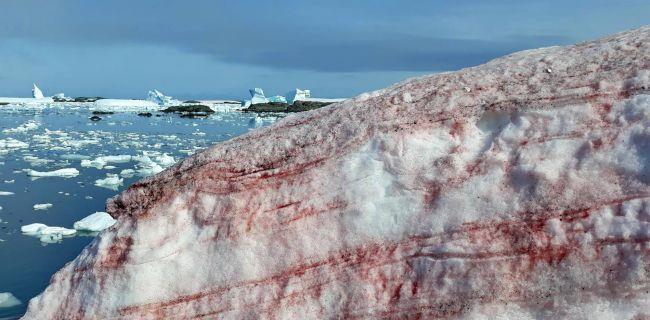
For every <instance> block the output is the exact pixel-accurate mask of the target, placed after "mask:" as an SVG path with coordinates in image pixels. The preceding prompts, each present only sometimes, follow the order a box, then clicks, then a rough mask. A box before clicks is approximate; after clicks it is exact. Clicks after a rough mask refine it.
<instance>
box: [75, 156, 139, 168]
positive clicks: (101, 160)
mask: <svg viewBox="0 0 650 320" xmlns="http://www.w3.org/2000/svg"><path fill="white" fill-rule="evenodd" d="M131 158H132V157H131V156H130V155H116V156H101V157H97V158H95V159H93V160H81V166H82V167H94V168H97V169H102V168H104V166H106V165H107V164H109V163H126V162H129V161H131Z"/></svg>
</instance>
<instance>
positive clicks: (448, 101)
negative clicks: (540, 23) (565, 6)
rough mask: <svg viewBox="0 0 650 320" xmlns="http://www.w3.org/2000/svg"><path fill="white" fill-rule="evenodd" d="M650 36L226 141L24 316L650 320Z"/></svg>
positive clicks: (401, 89)
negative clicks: (645, 74)
mask: <svg viewBox="0 0 650 320" xmlns="http://www.w3.org/2000/svg"><path fill="white" fill-rule="evenodd" d="M649 40H650V28H648V27H646V28H643V29H640V30H636V31H632V32H627V33H623V34H620V35H616V36H613V37H609V38H606V39H604V40H600V41H594V42H589V43H583V44H580V45H577V46H569V47H565V48H559V47H554V48H548V49H542V50H533V51H527V52H522V53H516V54H513V55H509V56H507V57H505V58H502V59H496V60H493V61H491V62H490V63H488V64H486V65H484V66H480V67H475V68H467V69H463V70H462V71H460V72H455V73H440V74H436V75H432V76H427V77H422V78H417V79H412V80H409V81H406V82H404V83H400V84H398V85H396V86H394V87H392V88H389V89H386V90H381V91H377V92H373V93H369V94H364V95H362V96H360V97H358V98H355V99H351V100H347V101H345V102H343V104H342V105H341V106H339V107H338V108H332V107H330V108H323V109H319V110H315V111H313V112H308V113H303V114H298V115H292V116H290V117H287V118H285V119H284V120H282V121H280V122H279V123H277V124H276V125H274V126H271V127H268V128H267V129H261V130H256V131H253V132H251V133H249V134H247V135H244V136H242V137H239V138H237V139H234V140H231V141H228V142H225V143H221V144H217V145H215V146H214V147H212V148H210V149H208V150H207V151H204V152H201V153H198V154H196V155H195V156H193V157H191V158H189V159H186V160H184V161H183V163H182V165H181V166H177V167H174V168H172V169H171V170H169V171H166V172H163V173H161V174H160V175H158V176H157V177H152V178H148V179H146V180H145V181H143V182H141V183H140V184H139V185H138V186H137V188H131V189H128V190H127V191H125V192H124V193H122V194H121V195H120V196H118V197H116V198H113V199H112V200H110V201H109V203H108V205H107V207H108V211H109V212H111V214H113V215H115V216H118V217H119V218H118V221H119V222H117V223H116V224H115V225H114V226H113V227H111V228H110V229H108V230H106V231H105V232H103V233H102V234H100V235H99V237H98V238H97V239H96V241H93V243H92V244H91V245H89V246H88V247H86V249H85V250H84V251H83V252H82V253H81V254H80V255H79V256H78V257H77V258H76V259H75V260H74V261H73V262H71V263H69V264H67V265H66V266H64V267H63V269H62V270H61V271H59V272H58V273H57V274H56V276H54V277H53V278H52V279H53V280H52V282H51V283H50V285H49V287H48V288H47V289H46V290H45V291H44V292H43V294H42V295H40V296H39V297H36V298H34V299H32V300H31V301H30V306H29V310H28V311H27V313H26V315H25V318H26V319H48V318H52V317H54V316H55V315H62V314H63V315H72V316H74V315H79V314H83V315H84V316H86V317H89V318H111V317H123V318H128V319H143V318H144V319H146V318H199V317H206V316H207V317H210V316H213V317H215V318H232V319H239V318H256V317H259V318H268V319H308V318H325V319H328V318H334V319H336V318H362V319H365V318H367V319H374V318H410V317H411V318H416V317H420V318H436V317H439V318H453V319H467V318H470V319H472V318H478V319H490V318H502V319H507V318H511V319H591V318H600V319H618V318H622V319H634V318H638V319H643V318H647V315H648V314H650V312H649V311H650V310H649V309H650V308H649V307H648V306H649V302H650V294H649V293H648V292H647V290H645V287H646V286H647V282H648V279H649V276H648V274H649V273H648V270H649V266H650V262H649V261H648V242H649V241H648V236H649V235H650V224H649V223H648V221H649V220H650V219H649V217H650V211H649V210H650V209H649V208H650V196H649V193H648V191H649V189H648V184H649V183H650V180H648V177H649V176H648V173H649V172H648V170H649V168H648V166H647V164H648V156H649V154H648V144H649V141H650V131H649V129H648V128H650V96H648V95H645V93H647V88H648V86H649V85H650V83H649V82H648V80H644V79H643V78H642V79H641V80H639V81H641V82H640V83H639V84H635V83H634V82H631V81H630V79H631V77H636V76H639V75H640V74H642V72H639V69H646V68H647V61H650V41H649ZM551 68H552V70H553V73H552V74H549V73H548V72H545V71H544V70H546V69H551ZM594 84H596V85H594ZM465 88H470V90H469V92H468V90H466V89H465ZM604 102H607V103H608V104H607V105H603V104H604ZM490 113H494V114H495V115H494V117H492V118H493V119H491V120H496V121H491V120H490V121H488V119H484V117H488V118H491V117H490ZM145 157H146V159H148V162H149V163H151V162H154V161H153V160H151V158H152V157H153V158H155V156H150V155H143V156H141V158H142V159H140V160H141V161H140V162H143V163H145V161H144V159H145ZM136 161H137V160H136ZM567 243H568V245H567ZM116 257H118V258H116ZM80 270H82V271H81V273H80ZM102 280H103V281H104V282H103V283H105V285H103V286H99V285H98V284H97V283H98V281H102ZM89 301H90V302H91V303H89Z"/></svg>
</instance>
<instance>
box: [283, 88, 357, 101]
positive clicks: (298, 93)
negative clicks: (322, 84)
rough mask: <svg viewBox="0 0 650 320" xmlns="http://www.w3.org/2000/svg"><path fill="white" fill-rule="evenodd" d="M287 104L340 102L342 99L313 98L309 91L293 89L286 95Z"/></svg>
mask: <svg viewBox="0 0 650 320" xmlns="http://www.w3.org/2000/svg"><path fill="white" fill-rule="evenodd" d="M286 99H287V102H288V103H289V104H293V103H294V102H296V101H313V102H331V103H334V102H341V101H343V100H345V99H343V98H314V97H312V96H311V90H307V89H305V90H302V89H298V88H296V89H294V90H291V91H289V92H288V93H287V98H286Z"/></svg>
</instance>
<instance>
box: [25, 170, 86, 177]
mask: <svg viewBox="0 0 650 320" xmlns="http://www.w3.org/2000/svg"><path fill="white" fill-rule="evenodd" d="M25 172H27V175H28V176H30V177H36V178H41V177H63V178H72V177H76V176H78V175H79V170H77V169H75V168H63V169H58V170H54V171H46V172H42V171H36V170H31V169H26V170H25Z"/></svg>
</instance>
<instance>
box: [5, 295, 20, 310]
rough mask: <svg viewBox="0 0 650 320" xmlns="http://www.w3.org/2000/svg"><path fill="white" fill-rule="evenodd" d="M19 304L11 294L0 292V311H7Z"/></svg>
mask: <svg viewBox="0 0 650 320" xmlns="http://www.w3.org/2000/svg"><path fill="white" fill-rule="evenodd" d="M21 304H22V302H20V300H18V298H16V297H15V296H14V295H13V294H11V292H0V309H7V308H11V307H15V306H19V305H21Z"/></svg>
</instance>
